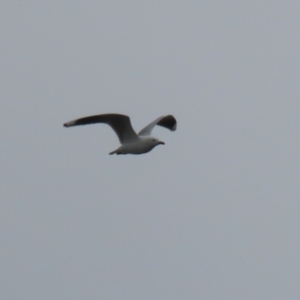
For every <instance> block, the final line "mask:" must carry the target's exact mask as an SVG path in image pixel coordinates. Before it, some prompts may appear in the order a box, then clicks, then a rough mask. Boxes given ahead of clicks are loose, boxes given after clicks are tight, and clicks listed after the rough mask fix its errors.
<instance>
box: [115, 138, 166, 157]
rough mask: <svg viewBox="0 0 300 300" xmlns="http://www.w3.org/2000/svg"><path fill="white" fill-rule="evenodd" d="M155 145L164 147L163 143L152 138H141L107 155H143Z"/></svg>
mask: <svg viewBox="0 0 300 300" xmlns="http://www.w3.org/2000/svg"><path fill="white" fill-rule="evenodd" d="M157 145H164V142H161V141H159V140H158V139H156V138H154V137H152V136H141V137H138V139H137V140H136V141H133V142H130V143H125V144H123V145H122V146H120V147H119V148H118V149H116V150H115V151H113V152H110V153H109V154H143V153H147V152H149V151H151V150H152V149H153V148H154V147H155V146H157Z"/></svg>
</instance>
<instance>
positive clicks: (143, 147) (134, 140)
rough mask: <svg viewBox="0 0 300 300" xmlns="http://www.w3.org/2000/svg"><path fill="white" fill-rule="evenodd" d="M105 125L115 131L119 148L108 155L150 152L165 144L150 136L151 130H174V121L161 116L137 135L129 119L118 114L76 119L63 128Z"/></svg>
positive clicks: (171, 118)
mask: <svg viewBox="0 0 300 300" xmlns="http://www.w3.org/2000/svg"><path fill="white" fill-rule="evenodd" d="M94 123H105V124H107V125H109V126H111V128H112V129H113V130H114V131H115V133H116V134H117V136H118V138H119V141H120V143H121V146H120V147H119V148H118V149H116V150H115V151H112V152H110V153H109V154H143V153H147V152H149V151H151V150H152V149H153V148H154V147H156V146H157V145H164V144H165V143H164V142H162V141H160V140H158V139H157V138H155V137H152V136H151V131H152V129H153V128H154V127H155V126H156V125H159V126H162V127H165V128H168V129H170V130H172V131H174V130H176V125H177V122H176V119H175V118H174V117H173V116H172V115H168V116H162V117H159V118H157V119H156V120H154V121H153V122H151V123H150V124H148V125H147V126H146V127H144V128H143V129H142V130H141V131H140V132H139V133H138V134H137V133H136V132H135V131H134V130H133V128H132V126H131V122H130V118H129V117H128V116H126V115H120V114H102V115H95V116H89V117H85V118H80V119H76V120H73V121H70V122H67V123H65V124H64V126H65V127H71V126H77V125H87V124H94Z"/></svg>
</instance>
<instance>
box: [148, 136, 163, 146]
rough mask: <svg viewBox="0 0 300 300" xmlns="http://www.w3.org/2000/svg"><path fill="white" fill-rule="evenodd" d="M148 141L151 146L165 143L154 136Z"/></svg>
mask: <svg viewBox="0 0 300 300" xmlns="http://www.w3.org/2000/svg"><path fill="white" fill-rule="evenodd" d="M149 142H150V143H151V144H152V145H153V147H155V146H158V145H164V144H165V143H164V142H162V141H160V140H159V139H157V138H154V137H151V138H150V141H149Z"/></svg>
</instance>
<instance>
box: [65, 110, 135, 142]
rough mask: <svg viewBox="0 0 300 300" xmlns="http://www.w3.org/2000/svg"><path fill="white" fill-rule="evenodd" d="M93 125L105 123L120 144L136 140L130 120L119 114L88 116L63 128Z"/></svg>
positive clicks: (66, 124)
mask: <svg viewBox="0 0 300 300" xmlns="http://www.w3.org/2000/svg"><path fill="white" fill-rule="evenodd" d="M94 123H105V124H107V125H109V126H111V128H112V129H113V130H114V131H115V133H116V134H117V136H118V138H119V140H120V143H121V144H126V143H129V142H132V141H134V140H137V139H138V136H137V134H136V133H135V131H134V130H133V128H132V126H131V122H130V118H129V117H128V116H126V115H120V114H103V115H95V116H89V117H85V118H80V119H76V120H73V121H70V122H67V123H65V124H64V126H65V127H71V126H77V125H87V124H94Z"/></svg>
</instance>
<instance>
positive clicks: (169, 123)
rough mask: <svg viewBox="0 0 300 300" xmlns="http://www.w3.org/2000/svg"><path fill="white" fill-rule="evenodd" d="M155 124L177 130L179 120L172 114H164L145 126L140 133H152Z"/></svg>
mask: <svg viewBox="0 0 300 300" xmlns="http://www.w3.org/2000/svg"><path fill="white" fill-rule="evenodd" d="M155 125H159V126H162V127H165V128H168V129H170V130H172V131H175V130H176V126H177V122H176V119H175V118H174V117H173V116H172V115H168V116H162V117H159V118H157V119H156V120H154V121H153V122H151V123H150V124H149V125H147V126H146V127H145V128H143V129H142V130H141V131H140V132H139V133H138V135H140V136H142V135H150V134H151V131H152V129H153V127H154V126H155Z"/></svg>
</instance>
